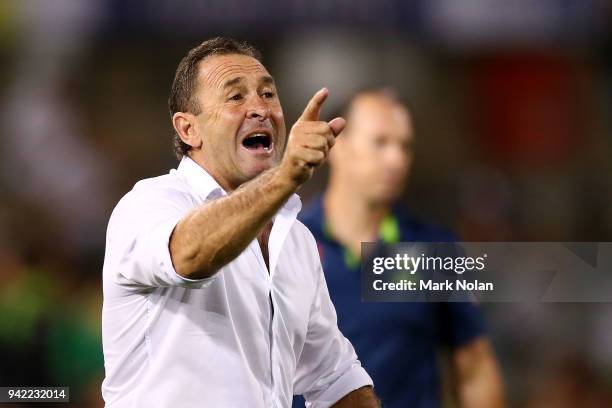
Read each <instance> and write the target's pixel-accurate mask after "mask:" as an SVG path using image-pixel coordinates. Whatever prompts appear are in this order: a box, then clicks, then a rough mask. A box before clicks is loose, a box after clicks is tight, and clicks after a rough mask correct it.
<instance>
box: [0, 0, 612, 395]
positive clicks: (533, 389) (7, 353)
mask: <svg viewBox="0 0 612 408" xmlns="http://www.w3.org/2000/svg"><path fill="white" fill-rule="evenodd" d="M611 3H612V2H610V1H606V0H538V1H534V0H413V1H401V0H338V1H328V0H308V1H306V0H273V1H259V0H257V1H246V0H210V1H200V0H180V1H176V0H146V1H130V2H126V1H121V0H88V1H81V0H38V1H37V0H27V1H26V0H21V1H13V0H3V1H0V135H1V136H0V166H1V167H2V172H1V177H0V361H1V363H0V385H2V386H9V385H11V386H27V385H31V386H35V385H38V386H43V385H63V386H65V385H67V386H70V387H71V397H72V400H73V401H80V402H81V403H82V405H83V406H101V405H102V402H101V398H100V382H101V380H102V378H103V375H104V367H103V359H102V352H101V339H100V314H101V304H102V290H101V271H102V260H103V256H104V240H105V227H106V223H107V221H108V218H109V216H110V213H111V211H112V208H113V207H114V205H115V203H116V202H117V201H118V200H119V198H120V197H121V196H122V195H123V194H125V193H126V192H127V191H128V190H129V189H130V188H131V187H132V186H133V184H134V183H135V182H136V181H138V180H139V179H141V178H145V177H152V176H157V175H160V174H163V173H166V172H168V170H169V169H170V168H173V167H176V165H177V161H176V159H175V158H174V156H173V154H172V149H171V134H172V132H171V124H170V120H169V119H170V118H169V114H168V111H167V105H166V98H167V95H168V91H169V88H170V84H171V81H172V79H173V76H174V71H175V68H176V66H177V64H178V62H179V60H180V58H181V57H182V56H183V55H184V54H185V53H186V51H187V50H188V49H189V48H191V47H192V46H194V45H196V44H198V43H199V42H201V41H202V40H204V39H206V38H209V37H211V36H216V35H227V36H234V37H236V38H239V39H245V40H249V41H251V42H253V43H254V44H255V45H257V46H258V47H259V48H260V49H261V50H262V51H263V54H264V64H265V65H266V66H267V67H268V69H269V70H270V72H271V73H272V74H273V75H274V76H275V77H276V81H277V83H278V85H279V90H280V96H281V100H282V102H283V106H284V109H285V116H286V120H287V123H288V126H290V125H291V124H292V123H293V121H294V120H295V119H296V118H297V116H298V115H299V113H300V112H301V110H302V109H303V107H304V106H305V103H306V101H307V100H308V99H309V97H310V96H311V95H312V93H313V92H314V91H315V90H317V89H318V88H320V87H321V86H327V87H328V88H329V89H330V90H331V98H330V101H329V103H328V104H327V107H326V109H327V113H328V114H331V112H332V111H333V109H334V107H335V106H337V105H338V103H340V102H341V101H342V100H343V99H344V98H345V97H346V96H348V95H349V94H350V93H351V92H353V91H355V90H356V89H360V88H363V87H366V86H378V85H387V86H392V87H395V88H396V89H397V90H398V91H399V93H400V94H401V96H402V97H403V98H404V99H405V100H407V101H408V103H409V105H410V108H411V110H412V113H413V118H414V122H415V126H416V155H415V165H414V167H413V170H412V173H411V176H410V181H409V184H408V186H407V189H406V193H405V197H404V203H405V205H406V206H407V207H409V208H410V209H411V210H412V211H414V212H415V213H416V214H418V215H420V216H422V217H423V218H425V219H427V220H430V221H433V222H436V223H438V224H442V225H446V226H448V227H450V228H452V229H454V231H456V232H457V234H458V235H459V236H460V237H461V239H462V240H466V241H611V240H612V177H610V176H611V174H612V160H611V159H610V157H612V115H611V113H612V4H611ZM325 173H326V172H325V171H321V172H319V173H318V174H317V175H316V178H315V179H314V180H312V181H311V182H309V184H308V185H307V186H306V187H305V188H303V189H302V191H301V195H302V198H303V200H304V201H305V202H308V200H309V199H311V198H312V197H313V195H314V194H315V193H317V192H319V191H321V189H322V187H323V186H324V183H325ZM482 307H483V309H484V312H485V314H486V316H487V317H488V322H489V331H490V333H491V337H492V341H493V344H494V346H495V349H496V352H497V354H498V356H499V358H500V361H501V365H502V370H503V375H504V378H505V381H506V385H507V391H508V392H507V393H508V397H509V406H512V407H605V406H612V347H611V346H612V305H610V304H604V303H557V304H544V303H539V304H518V303H498V304H484V305H482ZM73 405H77V404H76V403H75V404H73ZM19 406H24V404H19ZM36 406H41V405H40V404H37V405H36ZM449 406H450V405H449Z"/></svg>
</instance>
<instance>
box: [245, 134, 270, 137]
mask: <svg viewBox="0 0 612 408" xmlns="http://www.w3.org/2000/svg"><path fill="white" fill-rule="evenodd" d="M257 136H261V137H266V135H265V134H263V133H253V134H252V135H249V137H257Z"/></svg>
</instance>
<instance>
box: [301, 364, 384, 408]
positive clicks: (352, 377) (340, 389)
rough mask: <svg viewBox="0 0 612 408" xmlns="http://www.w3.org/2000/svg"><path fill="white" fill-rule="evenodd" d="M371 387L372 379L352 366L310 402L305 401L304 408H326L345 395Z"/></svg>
mask: <svg viewBox="0 0 612 408" xmlns="http://www.w3.org/2000/svg"><path fill="white" fill-rule="evenodd" d="M367 385H373V382H372V378H370V376H369V375H368V373H367V372H366V371H365V370H364V369H363V367H361V365H358V364H357V365H354V366H353V367H352V368H351V369H350V370H349V371H347V372H346V373H344V374H343V375H342V376H341V377H340V378H338V379H337V380H336V381H334V383H333V384H332V385H330V386H329V387H328V388H327V389H326V390H324V391H323V392H321V394H319V395H317V396H316V397H315V398H314V399H312V400H307V401H306V408H327V407H330V406H332V405H334V404H335V403H336V402H338V401H339V400H341V399H342V398H343V397H344V396H345V395H347V394H348V393H350V392H351V391H354V390H356V389H358V388H361V387H365V386H367Z"/></svg>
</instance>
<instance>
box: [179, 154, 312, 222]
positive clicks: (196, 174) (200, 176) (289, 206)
mask: <svg viewBox="0 0 612 408" xmlns="http://www.w3.org/2000/svg"><path fill="white" fill-rule="evenodd" d="M177 171H178V172H179V173H181V174H182V175H183V176H185V180H186V181H187V184H189V186H190V187H191V188H192V189H193V190H194V191H195V192H196V193H197V194H198V195H200V196H201V198H202V199H203V200H208V199H214V198H219V197H222V196H226V195H227V192H226V191H225V190H223V188H222V187H221V186H220V185H219V183H217V180H215V179H214V178H213V176H211V175H210V174H209V173H208V172H207V171H206V170H204V168H203V167H202V166H200V165H199V164H197V163H196V162H195V161H193V159H192V158H191V157H188V156H183V158H182V159H181V162H180V163H179V166H178V168H177ZM301 208H302V201H301V200H300V197H299V196H298V195H297V194H293V195H291V197H289V199H288V200H287V202H286V203H285V205H283V207H282V208H281V209H280V210H279V212H280V213H283V214H287V215H293V216H294V217H295V216H296V215H297V213H298V212H299V211H300V210H301Z"/></svg>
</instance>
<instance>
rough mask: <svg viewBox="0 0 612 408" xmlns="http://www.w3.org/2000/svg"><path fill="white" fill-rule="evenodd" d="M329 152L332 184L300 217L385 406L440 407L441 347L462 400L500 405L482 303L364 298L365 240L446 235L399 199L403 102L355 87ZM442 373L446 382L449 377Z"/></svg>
mask: <svg viewBox="0 0 612 408" xmlns="http://www.w3.org/2000/svg"><path fill="white" fill-rule="evenodd" d="M343 113H345V114H346V116H344V117H346V119H347V127H346V128H345V129H344V131H343V132H342V135H341V136H340V137H338V140H337V143H336V146H335V148H334V150H333V151H332V152H331V153H330V161H329V163H330V179H329V185H328V188H327V190H326V191H325V193H324V194H323V196H322V197H320V198H318V199H317V200H316V201H315V202H314V204H313V205H312V206H311V207H310V208H309V209H307V210H305V211H304V212H303V213H302V215H301V219H302V221H303V222H304V223H305V224H306V225H307V226H308V227H309V228H310V230H311V231H312V233H313V234H314V235H315V237H316V239H317V244H318V247H319V252H320V254H321V259H322V263H323V270H324V271H325V274H326V278H327V282H328V286H329V291H330V294H331V297H332V299H333V301H334V305H335V306H336V310H337V314H338V325H339V327H340V329H341V330H342V332H343V333H344V334H345V335H346V336H347V337H348V338H349V339H350V340H351V342H352V343H353V345H354V347H355V349H356V351H357V353H358V355H359V356H360V358H361V361H362V364H363V366H364V367H365V368H366V369H367V370H368V372H369V373H370V374H371V376H372V378H373V379H374V382H375V383H376V384H377V393H378V394H379V396H380V398H381V400H382V402H383V405H384V406H385V407H389V408H394V407H408V406H409V407H419V408H426V407H427V408H429V407H438V406H440V405H441V400H442V381H441V375H440V371H441V370H440V369H439V364H438V352H439V351H441V350H443V349H447V350H448V351H449V353H448V355H449V356H450V364H448V366H449V367H450V369H449V370H445V371H448V372H449V374H451V375H450V376H449V378H448V379H446V378H445V383H447V382H448V383H449V384H451V385H452V393H453V394H454V395H455V396H456V398H457V399H458V402H459V405H460V406H461V407H488V408H491V407H501V406H503V397H502V395H503V391H502V382H501V378H500V374H499V370H498V366H497V362H496V359H495V357H494V355H493V351H492V348H491V345H490V343H489V341H488V339H487V338H486V336H485V333H484V327H483V321H482V318H481V316H480V313H479V311H478V310H477V309H476V307H475V306H474V305H473V304H469V303H363V302H362V301H361V290H360V275H359V267H360V265H359V260H360V251H361V242H362V241H377V240H378V241H380V242H383V243H395V242H400V241H430V242H443V241H449V240H454V237H453V235H452V234H451V233H450V232H447V231H445V230H443V229H440V228H437V227H434V226H432V225H428V224H425V223H422V222H420V221H418V220H416V219H414V218H413V217H412V216H411V215H410V214H408V213H407V212H406V211H405V210H404V209H402V208H401V207H400V206H398V205H397V203H396V202H397V200H398V199H399V197H400V194H401V192H402V190H403V187H404V185H405V183H406V178H407V177H408V174H409V170H410V166H411V163H412V146H413V139H414V136H413V127H412V121H411V117H410V114H409V112H408V110H407V108H406V107H405V106H404V105H403V104H401V103H400V102H399V101H398V100H397V98H396V97H395V96H394V95H393V94H392V93H391V92H389V91H387V90H371V91H364V92H361V93H358V94H357V95H356V96H355V97H354V98H353V99H352V100H350V102H349V103H348V104H347V107H346V108H345V109H344V112H343ZM446 380H448V381H446Z"/></svg>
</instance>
